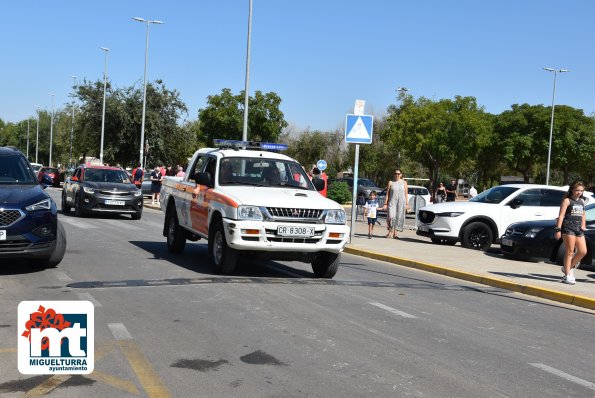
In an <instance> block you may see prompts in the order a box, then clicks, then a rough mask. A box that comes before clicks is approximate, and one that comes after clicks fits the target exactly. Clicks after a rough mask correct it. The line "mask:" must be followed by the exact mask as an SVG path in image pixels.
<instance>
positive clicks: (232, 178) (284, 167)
mask: <svg viewBox="0 0 595 398" xmlns="http://www.w3.org/2000/svg"><path fill="white" fill-rule="evenodd" d="M218 176H219V185H256V186H265V187H291V188H297V189H307V190H315V188H314V186H313V185H312V182H311V181H310V179H309V178H308V176H307V174H306V173H305V171H304V168H303V167H302V166H300V164H299V163H297V162H295V161H291V160H285V159H259V158H240V157H237V158H235V157H234V158H232V157H226V158H223V159H221V162H220V164H219V173H218Z"/></svg>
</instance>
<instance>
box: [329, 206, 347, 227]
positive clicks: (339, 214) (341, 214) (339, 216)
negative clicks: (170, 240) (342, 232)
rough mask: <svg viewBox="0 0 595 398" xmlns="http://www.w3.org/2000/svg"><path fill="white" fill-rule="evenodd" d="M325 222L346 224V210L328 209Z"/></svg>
mask: <svg viewBox="0 0 595 398" xmlns="http://www.w3.org/2000/svg"><path fill="white" fill-rule="evenodd" d="M324 222H326V223H327V224H345V211H344V210H341V209H336V210H327V212H326V217H325V218H324Z"/></svg>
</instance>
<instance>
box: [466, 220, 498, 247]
mask: <svg viewBox="0 0 595 398" xmlns="http://www.w3.org/2000/svg"><path fill="white" fill-rule="evenodd" d="M492 242H493V236H492V230H491V229H490V227H488V226H487V225H486V224H485V223H482V222H472V223H471V224H469V225H467V226H466V227H465V229H464V230H463V239H462V241H461V245H462V246H463V247H464V248H467V249H474V250H484V251H485V250H488V249H489V248H490V247H491V246H492Z"/></svg>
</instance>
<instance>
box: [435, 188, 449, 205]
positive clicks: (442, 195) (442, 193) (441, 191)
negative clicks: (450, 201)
mask: <svg viewBox="0 0 595 398" xmlns="http://www.w3.org/2000/svg"><path fill="white" fill-rule="evenodd" d="M445 200H446V187H445V186H444V184H443V183H440V184H438V188H436V197H435V198H434V202H436V203H442V202H444V201H445Z"/></svg>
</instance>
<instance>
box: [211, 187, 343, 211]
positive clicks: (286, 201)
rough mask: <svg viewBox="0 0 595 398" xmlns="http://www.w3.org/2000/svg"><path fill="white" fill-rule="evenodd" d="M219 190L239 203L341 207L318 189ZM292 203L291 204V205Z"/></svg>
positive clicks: (255, 188)
mask: <svg viewBox="0 0 595 398" xmlns="http://www.w3.org/2000/svg"><path fill="white" fill-rule="evenodd" d="M219 192H221V193H224V194H225V195H226V196H228V197H230V198H231V199H233V200H234V201H235V202H236V203H237V204H239V205H254V206H264V207H292V208H300V209H341V208H342V207H341V206H340V205H339V204H338V203H337V202H335V201H334V200H330V199H327V198H325V197H324V196H322V195H321V194H320V193H318V192H317V191H307V190H305V189H291V188H283V187H279V188H275V187H238V186H233V188H232V189H225V188H220V189H219ZM290 203H291V205H290Z"/></svg>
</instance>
